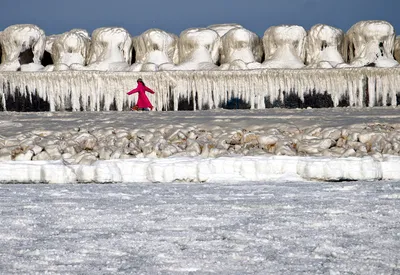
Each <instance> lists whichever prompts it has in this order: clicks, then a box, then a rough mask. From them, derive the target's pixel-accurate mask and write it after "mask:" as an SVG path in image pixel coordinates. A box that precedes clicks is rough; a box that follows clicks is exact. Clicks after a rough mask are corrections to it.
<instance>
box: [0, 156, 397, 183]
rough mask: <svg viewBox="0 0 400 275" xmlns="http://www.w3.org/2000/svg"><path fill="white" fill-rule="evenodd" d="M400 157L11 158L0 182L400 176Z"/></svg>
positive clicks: (1, 170)
mask: <svg viewBox="0 0 400 275" xmlns="http://www.w3.org/2000/svg"><path fill="white" fill-rule="evenodd" d="M399 163H400V158H399V157H388V158H387V159H385V160H384V161H382V162H378V161H375V160H373V159H372V158H362V159H359V158H339V159H330V158H307V157H286V156H274V157H263V156H257V157H237V158H235V157H232V158H229V157H222V158H211V159H208V158H205V159H202V158H170V159H133V160H127V159H124V160H108V161H97V162H95V163H94V164H93V165H67V164H65V163H64V162H63V161H35V162H32V161H28V162H27V161H19V162H14V161H9V162H2V165H1V166H0V182H19V183H22V182H23V183H32V182H33V183H39V182H45V183H64V184H65V183H76V182H81V183H87V182H97V183H110V182H112V183H136V182H138V183H141V182H174V181H179V182H182V181H186V182H249V181H270V180H274V179H279V178H280V177H282V176H285V175H286V176H292V177H294V176H297V177H300V178H302V179H305V180H325V181H338V180H399V179H400V173H399V170H398V167H399Z"/></svg>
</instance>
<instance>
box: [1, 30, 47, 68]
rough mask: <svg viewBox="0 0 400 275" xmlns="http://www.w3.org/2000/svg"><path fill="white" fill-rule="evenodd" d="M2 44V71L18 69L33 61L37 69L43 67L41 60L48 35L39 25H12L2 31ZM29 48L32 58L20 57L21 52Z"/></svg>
mask: <svg viewBox="0 0 400 275" xmlns="http://www.w3.org/2000/svg"><path fill="white" fill-rule="evenodd" d="M0 45H1V48H2V57H1V64H0V71H17V70H18V69H21V65H24V64H28V65H29V63H33V64H34V66H32V67H33V68H37V69H36V70H40V69H43V66H41V63H40V60H41V59H42V56H43V53H44V50H45V47H46V37H45V34H44V31H43V30H42V29H40V28H39V27H38V26H36V25H31V24H19V25H12V26H10V27H8V28H6V29H5V30H4V31H2V32H1V33H0ZM27 50H31V51H32V55H33V56H32V60H29V58H24V57H20V54H21V53H24V52H25V51H27ZM32 67H30V68H32ZM28 68H29V67H28ZM28 70H30V69H28Z"/></svg>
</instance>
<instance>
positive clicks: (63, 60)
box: [46, 29, 90, 68]
mask: <svg viewBox="0 0 400 275" xmlns="http://www.w3.org/2000/svg"><path fill="white" fill-rule="evenodd" d="M49 43H51V42H49ZM46 44H47V43H46ZM89 48H90V37H89V34H88V33H87V31H86V30H82V29H73V30H70V31H69V32H66V33H63V34H61V35H58V36H56V37H55V39H54V41H53V43H52V48H51V57H52V59H53V63H54V65H58V64H65V65H67V66H71V65H72V64H80V65H81V66H84V65H85V64H86V58H87V56H88V52H89ZM55 68H57V67H55Z"/></svg>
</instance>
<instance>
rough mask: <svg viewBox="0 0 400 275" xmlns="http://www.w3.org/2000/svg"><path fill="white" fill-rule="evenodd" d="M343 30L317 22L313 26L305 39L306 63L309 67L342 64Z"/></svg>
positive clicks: (329, 66)
mask: <svg viewBox="0 0 400 275" xmlns="http://www.w3.org/2000/svg"><path fill="white" fill-rule="evenodd" d="M343 39H344V34H343V31H342V30H340V29H337V28H334V27H331V26H327V25H323V24H317V25H315V26H313V27H312V28H311V29H310V31H309V32H308V35H307V40H306V52H307V56H306V64H307V65H308V67H311V68H334V67H336V66H337V65H338V64H343V63H344V60H343V57H342V55H341V52H342V47H343Z"/></svg>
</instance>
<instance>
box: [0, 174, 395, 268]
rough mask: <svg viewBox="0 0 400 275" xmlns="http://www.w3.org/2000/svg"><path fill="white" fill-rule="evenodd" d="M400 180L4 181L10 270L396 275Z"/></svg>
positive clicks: (0, 245)
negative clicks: (16, 182) (51, 183)
mask: <svg viewBox="0 0 400 275" xmlns="http://www.w3.org/2000/svg"><path fill="white" fill-rule="evenodd" d="M399 198H400V183H399V182H398V181H396V182H343V183H326V182H325V183H320V182H296V181H289V182H285V181H282V182H262V183H253V182H246V183H243V184H236V183H230V182H227V183H224V184H216V183H196V184H193V183H177V184H171V183H165V184H145V183H137V184H117V185H115V184H105V185H101V184H97V185H92V184H84V185H72V184H71V185H0V209H1V212H2V215H1V224H2V226H1V227H0V236H1V237H0V255H1V256H0V273H2V274H13V273H16V274H66V273H68V274H215V273H220V274H350V273H353V274H397V273H399V272H400V266H399V253H398V251H399V250H400V241H399V232H400V227H399V223H398V221H399V219H400V212H399V209H400V208H399Z"/></svg>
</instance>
